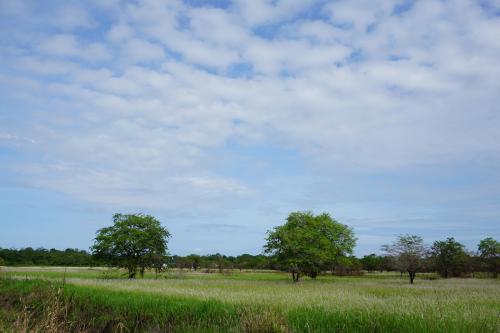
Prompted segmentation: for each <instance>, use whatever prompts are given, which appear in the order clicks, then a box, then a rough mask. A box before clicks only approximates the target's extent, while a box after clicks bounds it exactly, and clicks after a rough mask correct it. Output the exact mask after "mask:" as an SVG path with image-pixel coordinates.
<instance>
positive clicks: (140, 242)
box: [92, 214, 170, 278]
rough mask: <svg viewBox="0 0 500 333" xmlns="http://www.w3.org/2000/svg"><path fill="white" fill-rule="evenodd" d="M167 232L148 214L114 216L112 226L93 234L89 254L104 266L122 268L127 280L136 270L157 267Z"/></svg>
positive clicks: (162, 252)
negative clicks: (104, 261)
mask: <svg viewBox="0 0 500 333" xmlns="http://www.w3.org/2000/svg"><path fill="white" fill-rule="evenodd" d="M169 237H170V233H169V232H168V230H167V229H166V228H164V227H162V226H161V224H160V221H158V220H157V219H155V218H154V217H152V216H150V215H143V214H138V215H133V214H115V215H114V216H113V225H112V226H111V227H107V228H102V229H100V230H99V231H98V232H97V236H96V238H95V243H94V245H93V246H92V251H93V254H94V255H95V256H97V257H99V258H102V259H104V260H106V261H107V262H108V263H110V264H112V265H115V266H118V267H126V268H127V269H128V274H129V278H134V277H135V276H136V273H137V269H138V268H140V270H141V273H144V269H145V268H148V267H149V268H158V266H161V265H162V262H164V259H165V256H166V255H167V241H168V238H169Z"/></svg>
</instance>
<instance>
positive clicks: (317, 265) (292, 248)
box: [264, 212, 356, 282]
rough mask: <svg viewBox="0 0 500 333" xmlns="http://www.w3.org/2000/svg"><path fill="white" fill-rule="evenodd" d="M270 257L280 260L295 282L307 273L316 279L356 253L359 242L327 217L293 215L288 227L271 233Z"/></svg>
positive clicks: (265, 247)
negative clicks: (342, 259)
mask: <svg viewBox="0 0 500 333" xmlns="http://www.w3.org/2000/svg"><path fill="white" fill-rule="evenodd" d="M266 240H267V244H266V245H265V246H264V251H265V252H266V253H269V254H272V255H274V256H275V257H276V259H277V262H278V263H279V265H280V267H281V268H282V269H286V270H288V271H289V272H290V273H291V274H292V279H293V281H294V282H297V281H299V278H300V274H301V273H304V274H307V275H308V276H310V277H311V278H316V276H317V275H318V273H319V272H320V271H321V269H322V268H324V267H331V266H333V265H334V264H335V262H336V261H337V260H338V259H339V258H340V257H343V256H346V255H348V254H351V253H352V250H353V248H354V246H355V244H356V239H355V237H354V233H353V231H352V229H351V228H349V227H348V226H346V225H344V224H341V223H339V222H337V221H335V220H334V219H332V218H331V217H330V215H328V214H326V213H323V214H321V215H317V216H315V215H314V214H313V213H312V212H293V213H291V214H290V215H289V216H288V218H287V221H286V223H285V224H284V225H282V226H278V227H274V229H273V230H272V231H268V237H267V239H266Z"/></svg>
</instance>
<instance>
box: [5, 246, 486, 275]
mask: <svg viewBox="0 0 500 333" xmlns="http://www.w3.org/2000/svg"><path fill="white" fill-rule="evenodd" d="M165 262H166V266H167V267H170V268H178V269H184V270H192V271H201V272H207V273H210V272H223V271H225V270H228V269H239V270H243V269H245V270H257V269H258V270H266V269H268V270H279V269H281V267H280V266H279V264H278V263H277V261H276V260H275V258H273V257H272V256H265V255H251V254H242V255H239V256H226V255H222V254H219V253H217V254H211V255H197V254H190V255H187V256H178V255H174V256H169V257H166V258H165ZM0 265H5V266H106V263H105V262H103V261H102V260H99V259H97V258H95V257H93V256H92V255H91V254H90V253H89V252H87V251H85V250H78V249H66V250H56V249H50V250H48V249H45V248H37V249H33V248H31V247H27V248H22V249H3V248H0ZM399 270H400V269H399V268H398V267H397V263H396V262H395V261H394V260H393V258H391V257H390V256H382V255H377V254H370V255H365V256H364V257H362V258H356V257H354V256H350V257H345V258H341V260H339V262H338V263H336V264H335V265H334V266H332V267H325V271H329V272H331V273H335V274H336V275H360V274H362V273H363V271H368V272H374V271H380V272H382V271H399ZM449 270H450V271H449V272H446V276H455V277H459V276H462V277H464V276H470V275H472V274H473V273H474V272H488V271H490V272H491V265H490V263H489V262H488V260H485V258H484V257H482V256H481V255H480V254H475V253H464V252H463V253H462V255H461V256H460V257H459V258H458V259H455V261H454V262H453V263H452V264H451V265H449ZM422 271H423V272H438V273H440V274H441V275H443V276H444V275H445V274H444V273H443V269H442V267H441V266H440V260H439V258H437V257H436V256H434V255H432V253H430V255H429V256H428V257H427V258H425V259H424V263H423V266H422ZM493 273H494V271H493Z"/></svg>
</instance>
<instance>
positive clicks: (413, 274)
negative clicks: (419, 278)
mask: <svg viewBox="0 0 500 333" xmlns="http://www.w3.org/2000/svg"><path fill="white" fill-rule="evenodd" d="M408 275H409V276H410V284H413V280H414V279H415V275H416V272H413V271H408Z"/></svg>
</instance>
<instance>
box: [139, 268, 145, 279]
mask: <svg viewBox="0 0 500 333" xmlns="http://www.w3.org/2000/svg"><path fill="white" fill-rule="evenodd" d="M145 270H146V267H144V266H142V267H141V270H140V271H139V273H140V274H141V277H144V271H145Z"/></svg>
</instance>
